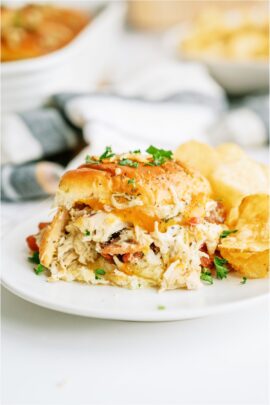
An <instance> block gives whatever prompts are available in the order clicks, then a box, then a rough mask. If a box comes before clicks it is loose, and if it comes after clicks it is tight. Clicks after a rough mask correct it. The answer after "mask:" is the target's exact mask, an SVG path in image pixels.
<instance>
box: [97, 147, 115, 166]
mask: <svg viewBox="0 0 270 405" xmlns="http://www.w3.org/2000/svg"><path fill="white" fill-rule="evenodd" d="M114 155H115V153H113V151H112V148H111V146H106V148H105V152H103V153H102V155H101V156H100V157H99V160H100V162H102V160H104V159H109V158H111V157H113V156H114Z"/></svg>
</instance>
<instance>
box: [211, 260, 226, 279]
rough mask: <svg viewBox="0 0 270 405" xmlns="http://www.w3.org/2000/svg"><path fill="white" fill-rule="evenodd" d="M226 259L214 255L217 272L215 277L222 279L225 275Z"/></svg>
mask: <svg viewBox="0 0 270 405" xmlns="http://www.w3.org/2000/svg"><path fill="white" fill-rule="evenodd" d="M227 263H228V262H227V260H226V259H223V258H221V257H218V256H215V257H214V265H215V268H216V273H217V278H218V279H219V280H223V278H226V277H227V274H228V272H229V270H228V268H227V266H226V264H227Z"/></svg>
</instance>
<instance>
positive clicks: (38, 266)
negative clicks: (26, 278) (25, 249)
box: [34, 264, 46, 274]
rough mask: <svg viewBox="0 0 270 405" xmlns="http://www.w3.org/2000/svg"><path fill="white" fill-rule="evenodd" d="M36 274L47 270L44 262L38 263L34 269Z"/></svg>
mask: <svg viewBox="0 0 270 405" xmlns="http://www.w3.org/2000/svg"><path fill="white" fill-rule="evenodd" d="M34 270H35V273H36V274H40V273H42V272H43V271H44V270H46V267H44V266H42V264H38V265H37V267H36V268H35V269H34Z"/></svg>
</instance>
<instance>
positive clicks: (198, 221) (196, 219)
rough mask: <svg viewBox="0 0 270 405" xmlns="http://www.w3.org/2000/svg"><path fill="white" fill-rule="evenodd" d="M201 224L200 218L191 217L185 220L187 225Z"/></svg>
mask: <svg viewBox="0 0 270 405" xmlns="http://www.w3.org/2000/svg"><path fill="white" fill-rule="evenodd" d="M200 222H201V218H200V217H191V218H189V219H188V220H187V223H188V224H189V225H198V224H199V223H200Z"/></svg>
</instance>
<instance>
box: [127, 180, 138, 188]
mask: <svg viewBox="0 0 270 405" xmlns="http://www.w3.org/2000/svg"><path fill="white" fill-rule="evenodd" d="M128 184H131V185H132V186H133V187H136V183H135V179H129V180H128Z"/></svg>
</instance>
